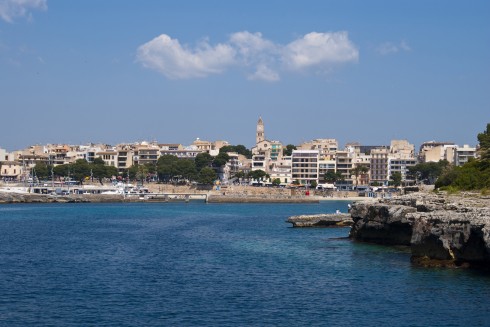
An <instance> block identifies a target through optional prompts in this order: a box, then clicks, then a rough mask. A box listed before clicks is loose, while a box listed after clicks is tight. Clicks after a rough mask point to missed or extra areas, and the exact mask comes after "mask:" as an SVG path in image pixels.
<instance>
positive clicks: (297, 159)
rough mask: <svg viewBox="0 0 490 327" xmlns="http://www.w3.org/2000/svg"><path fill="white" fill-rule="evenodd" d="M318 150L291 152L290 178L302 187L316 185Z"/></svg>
mask: <svg viewBox="0 0 490 327" xmlns="http://www.w3.org/2000/svg"><path fill="white" fill-rule="evenodd" d="M319 157H320V153H319V151H318V150H293V153H292V155H291V178H292V180H293V182H294V181H297V182H299V183H300V184H302V185H310V184H311V182H313V181H314V182H316V183H317V184H318V177H319V176H318V162H319Z"/></svg>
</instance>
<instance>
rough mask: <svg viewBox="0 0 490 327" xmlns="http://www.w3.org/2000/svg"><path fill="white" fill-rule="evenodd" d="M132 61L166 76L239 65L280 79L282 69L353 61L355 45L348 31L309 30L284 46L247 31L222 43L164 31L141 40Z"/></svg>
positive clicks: (255, 76) (316, 68) (260, 76)
mask: <svg viewBox="0 0 490 327" xmlns="http://www.w3.org/2000/svg"><path fill="white" fill-rule="evenodd" d="M136 60H137V61H138V62H140V63H141V64H142V65H143V66H144V67H147V68H149V69H152V70H156V71H158V72H159V73H161V74H163V75H164V76H166V77H167V78H169V79H186V78H197V77H206V76H208V75H211V74H220V73H223V72H225V71H226V70H227V69H230V68H233V67H239V68H242V69H244V70H245V71H246V74H247V78H248V79H250V80H263V81H270V82H274V81H278V80H280V73H281V72H283V71H288V72H310V71H313V72H323V71H328V70H330V69H331V68H332V67H334V66H336V65H338V64H345V63H351V62H357V61H358V60H359V50H358V49H357V47H356V46H355V45H354V44H353V43H352V42H351V41H350V40H349V36H348V33H347V32H343V31H342V32H330V33H317V32H312V33H308V34H306V35H304V36H302V37H300V38H298V39H296V40H294V41H292V42H290V43H289V44H286V45H281V44H277V43H274V42H272V41H270V40H267V39H265V38H264V37H263V36H262V34H261V33H250V32H247V31H242V32H237V33H233V34H231V35H230V37H229V39H228V41H227V42H226V43H219V44H216V45H211V44H210V43H209V42H208V40H203V41H201V42H199V44H197V46H195V47H189V46H187V45H182V44H181V43H180V42H179V40H177V39H172V38H171V37H170V36H168V35H166V34H162V35H160V36H158V37H156V38H154V39H153V40H151V41H149V42H147V43H145V44H143V45H141V46H140V47H139V48H138V50H137V55H136Z"/></svg>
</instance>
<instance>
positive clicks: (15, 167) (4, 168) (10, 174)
mask: <svg viewBox="0 0 490 327" xmlns="http://www.w3.org/2000/svg"><path fill="white" fill-rule="evenodd" d="M23 173H24V169H23V165H22V163H20V162H18V161H2V162H0V178H1V179H2V180H4V181H17V180H19V179H20V177H21V176H22V175H23Z"/></svg>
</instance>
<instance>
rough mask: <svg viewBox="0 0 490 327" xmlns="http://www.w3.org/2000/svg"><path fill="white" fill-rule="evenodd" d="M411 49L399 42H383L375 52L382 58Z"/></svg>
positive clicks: (403, 42) (404, 43)
mask: <svg viewBox="0 0 490 327" xmlns="http://www.w3.org/2000/svg"><path fill="white" fill-rule="evenodd" d="M411 50H412V48H410V46H409V45H408V44H407V43H406V42H405V41H401V42H400V43H399V44H395V43H391V42H385V43H383V44H381V45H380V46H378V47H377V48H376V52H377V53H379V54H380V55H382V56H387V55H391V54H395V53H398V52H400V51H411Z"/></svg>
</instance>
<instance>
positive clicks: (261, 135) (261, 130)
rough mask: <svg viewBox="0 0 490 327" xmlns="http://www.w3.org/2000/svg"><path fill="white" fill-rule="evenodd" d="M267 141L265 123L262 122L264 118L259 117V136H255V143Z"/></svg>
mask: <svg viewBox="0 0 490 327" xmlns="http://www.w3.org/2000/svg"><path fill="white" fill-rule="evenodd" d="M264 139H265V137H264V122H263V121H262V117H259V121H258V122H257V134H256V135H255V143H256V144H257V143H259V142H262V141H263V140H264Z"/></svg>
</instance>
